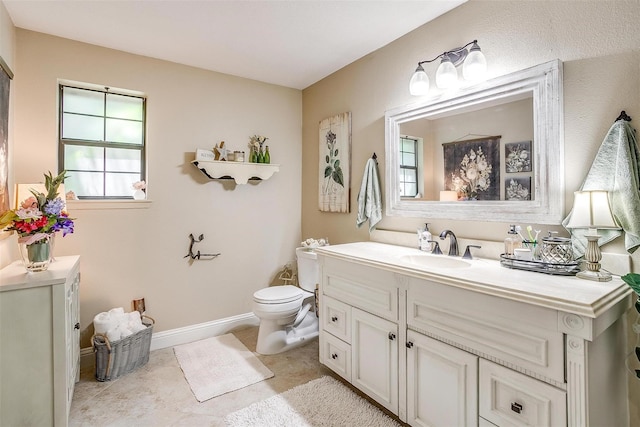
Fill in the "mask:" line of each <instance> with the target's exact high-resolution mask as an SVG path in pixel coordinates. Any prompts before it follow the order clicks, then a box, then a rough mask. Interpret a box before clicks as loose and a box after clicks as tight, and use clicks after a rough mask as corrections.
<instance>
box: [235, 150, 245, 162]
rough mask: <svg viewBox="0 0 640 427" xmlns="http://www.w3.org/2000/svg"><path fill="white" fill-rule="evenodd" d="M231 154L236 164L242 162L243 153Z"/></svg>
mask: <svg viewBox="0 0 640 427" xmlns="http://www.w3.org/2000/svg"><path fill="white" fill-rule="evenodd" d="M233 154H234V156H235V159H236V162H244V151H234V152H233Z"/></svg>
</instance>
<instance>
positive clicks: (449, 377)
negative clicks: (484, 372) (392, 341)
mask: <svg viewBox="0 0 640 427" xmlns="http://www.w3.org/2000/svg"><path fill="white" fill-rule="evenodd" d="M407 423H409V424H411V425H412V426H425V427H426V426H429V427H451V426H477V425H478V357H477V356H475V355H473V354H470V353H467V352H465V351H462V350H460V349H457V348H455V347H452V346H450V345H447V344H445V343H442V342H440V341H436V340H434V339H431V338H429V337H427V336H424V335H421V334H418V333H416V332H414V331H407Z"/></svg>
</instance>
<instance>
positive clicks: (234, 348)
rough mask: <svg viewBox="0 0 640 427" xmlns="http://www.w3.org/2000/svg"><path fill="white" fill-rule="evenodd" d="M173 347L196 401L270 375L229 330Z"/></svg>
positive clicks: (207, 398) (255, 381) (235, 388)
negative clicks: (225, 332)
mask: <svg viewBox="0 0 640 427" xmlns="http://www.w3.org/2000/svg"><path fill="white" fill-rule="evenodd" d="M173 351H174V353H175V355H176V358H177V359H178V363H180V368H182V372H184V377H185V378H186V379H187V382H188V383H189V386H190V387H191V391H192V392H193V394H194V395H195V396H196V399H198V401H199V402H204V401H205V400H209V399H211V398H212V397H216V396H220V395H221V394H225V393H229V392H230V391H234V390H238V389H241V388H243V387H246V386H249V385H251V384H255V383H257V382H259V381H262V380H266V379H267V378H271V377H273V372H271V371H270V370H269V369H268V368H267V367H266V366H264V365H263V364H262V362H260V360H258V358H257V357H256V356H254V354H253V353H252V352H250V351H249V350H248V349H247V347H245V346H244V345H243V344H242V343H241V342H240V341H239V340H238V339H237V338H236V337H235V336H233V335H232V334H226V335H221V336H219V337H213V338H207V339H205V340H201V341H196V342H192V343H189V344H183V345H179V346H175V347H174V348H173Z"/></svg>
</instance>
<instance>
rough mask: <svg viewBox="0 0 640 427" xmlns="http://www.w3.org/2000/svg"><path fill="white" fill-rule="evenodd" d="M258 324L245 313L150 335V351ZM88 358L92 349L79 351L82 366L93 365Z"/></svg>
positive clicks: (258, 321)
mask: <svg viewBox="0 0 640 427" xmlns="http://www.w3.org/2000/svg"><path fill="white" fill-rule="evenodd" d="M259 324H260V319H258V317H257V316H256V315H255V314H253V313H245V314H240V315H238V316H232V317H226V318H224V319H218V320H213V321H211V322H205V323H199V324H196V325H190V326H185V327H183V328H177V329H171V330H168V331H162V332H157V333H154V334H152V335H151V350H159V349H161V348H167V347H173V346H176V345H180V344H186V343H189V342H193V341H198V340H202V339H205V338H211V337H215V336H218V335H223V334H226V333H227V332H229V331H231V330H233V329H235V328H238V327H240V326H258V325H259ZM89 357H91V358H92V357H93V348H92V347H86V348H83V349H81V350H80V358H81V365H82V366H84V365H85V364H90V363H93V361H91V360H84V359H86V358H89Z"/></svg>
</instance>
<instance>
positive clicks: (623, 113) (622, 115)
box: [616, 110, 631, 122]
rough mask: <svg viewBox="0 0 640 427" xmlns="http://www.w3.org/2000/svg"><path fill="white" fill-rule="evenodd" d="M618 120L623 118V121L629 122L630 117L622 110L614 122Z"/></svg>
mask: <svg viewBox="0 0 640 427" xmlns="http://www.w3.org/2000/svg"><path fill="white" fill-rule="evenodd" d="M618 120H624V121H626V122H630V121H631V117H629V116H628V115H627V112H626V111H624V110H622V111H621V112H620V115H619V116H618V118H617V119H616V122H617V121H618Z"/></svg>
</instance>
